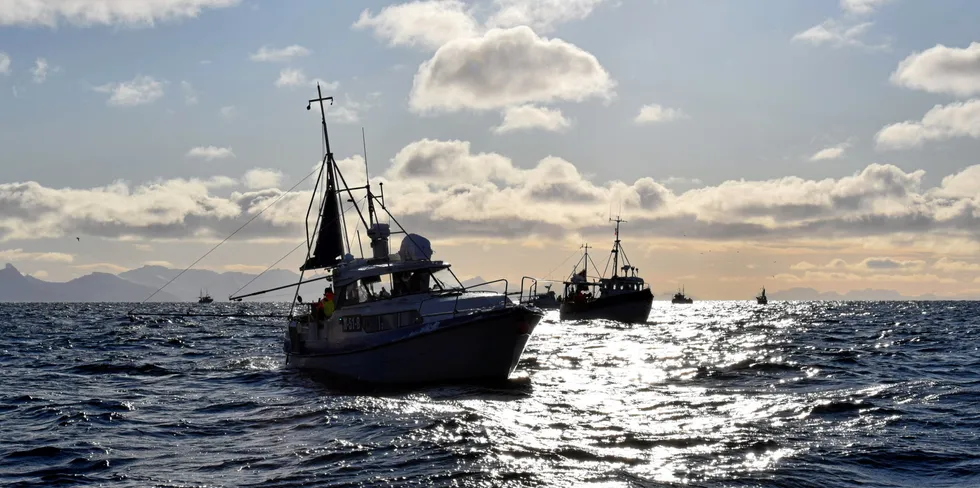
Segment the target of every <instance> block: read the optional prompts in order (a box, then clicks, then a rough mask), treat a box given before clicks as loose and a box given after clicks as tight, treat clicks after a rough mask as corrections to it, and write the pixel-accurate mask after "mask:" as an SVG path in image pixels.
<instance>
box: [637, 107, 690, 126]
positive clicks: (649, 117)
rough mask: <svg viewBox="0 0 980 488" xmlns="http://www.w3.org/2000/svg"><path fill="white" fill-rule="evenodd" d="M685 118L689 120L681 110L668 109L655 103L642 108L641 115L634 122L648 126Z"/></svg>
mask: <svg viewBox="0 0 980 488" xmlns="http://www.w3.org/2000/svg"><path fill="white" fill-rule="evenodd" d="M684 118H687V115H686V114H684V112H683V111H681V110H680V109H675V108H667V107H663V106H661V105H658V104H655V103H654V104H650V105H644V106H642V107H640V113H639V114H637V115H636V117H635V118H634V119H633V121H634V122H636V123H638V124H648V123H657V122H671V121H674V120H679V119H684Z"/></svg>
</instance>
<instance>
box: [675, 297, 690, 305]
mask: <svg viewBox="0 0 980 488" xmlns="http://www.w3.org/2000/svg"><path fill="white" fill-rule="evenodd" d="M670 303H674V304H680V305H690V304H692V303H694V299H692V298H686V299H683V300H679V299H677V298H674V299H673V300H671V301H670Z"/></svg>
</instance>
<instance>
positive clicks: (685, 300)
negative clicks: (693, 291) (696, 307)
mask: <svg viewBox="0 0 980 488" xmlns="http://www.w3.org/2000/svg"><path fill="white" fill-rule="evenodd" d="M670 303H679V304H691V303H694V299H693V298H691V297H689V296H687V295H685V294H684V288H683V287H682V288H681V289H680V290H677V293H674V298H671V299H670Z"/></svg>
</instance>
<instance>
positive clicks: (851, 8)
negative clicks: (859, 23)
mask: <svg viewBox="0 0 980 488" xmlns="http://www.w3.org/2000/svg"><path fill="white" fill-rule="evenodd" d="M890 1H891V0H840V8H841V10H843V11H845V12H848V13H852V14H858V15H864V14H870V13H872V12H874V11H875V10H877V9H878V8H879V7H881V6H882V5H884V4H886V3H888V2H890Z"/></svg>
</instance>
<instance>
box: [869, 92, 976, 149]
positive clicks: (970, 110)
mask: <svg viewBox="0 0 980 488" xmlns="http://www.w3.org/2000/svg"><path fill="white" fill-rule="evenodd" d="M954 137H972V138H974V139H976V138H980V99H973V100H968V101H966V102H954V103H951V104H949V105H936V106H935V107H933V108H932V109H931V110H929V111H928V112H926V114H925V115H924V116H923V117H922V120H920V121H918V122H916V121H911V120H907V121H905V122H899V123H897V124H892V125H889V126H887V127H885V128H883V129H881V130H880V131H878V134H876V135H875V143H876V147H877V148H878V149H909V148H913V147H921V146H922V145H923V144H925V143H926V142H929V141H944V140H947V139H952V138H954Z"/></svg>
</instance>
